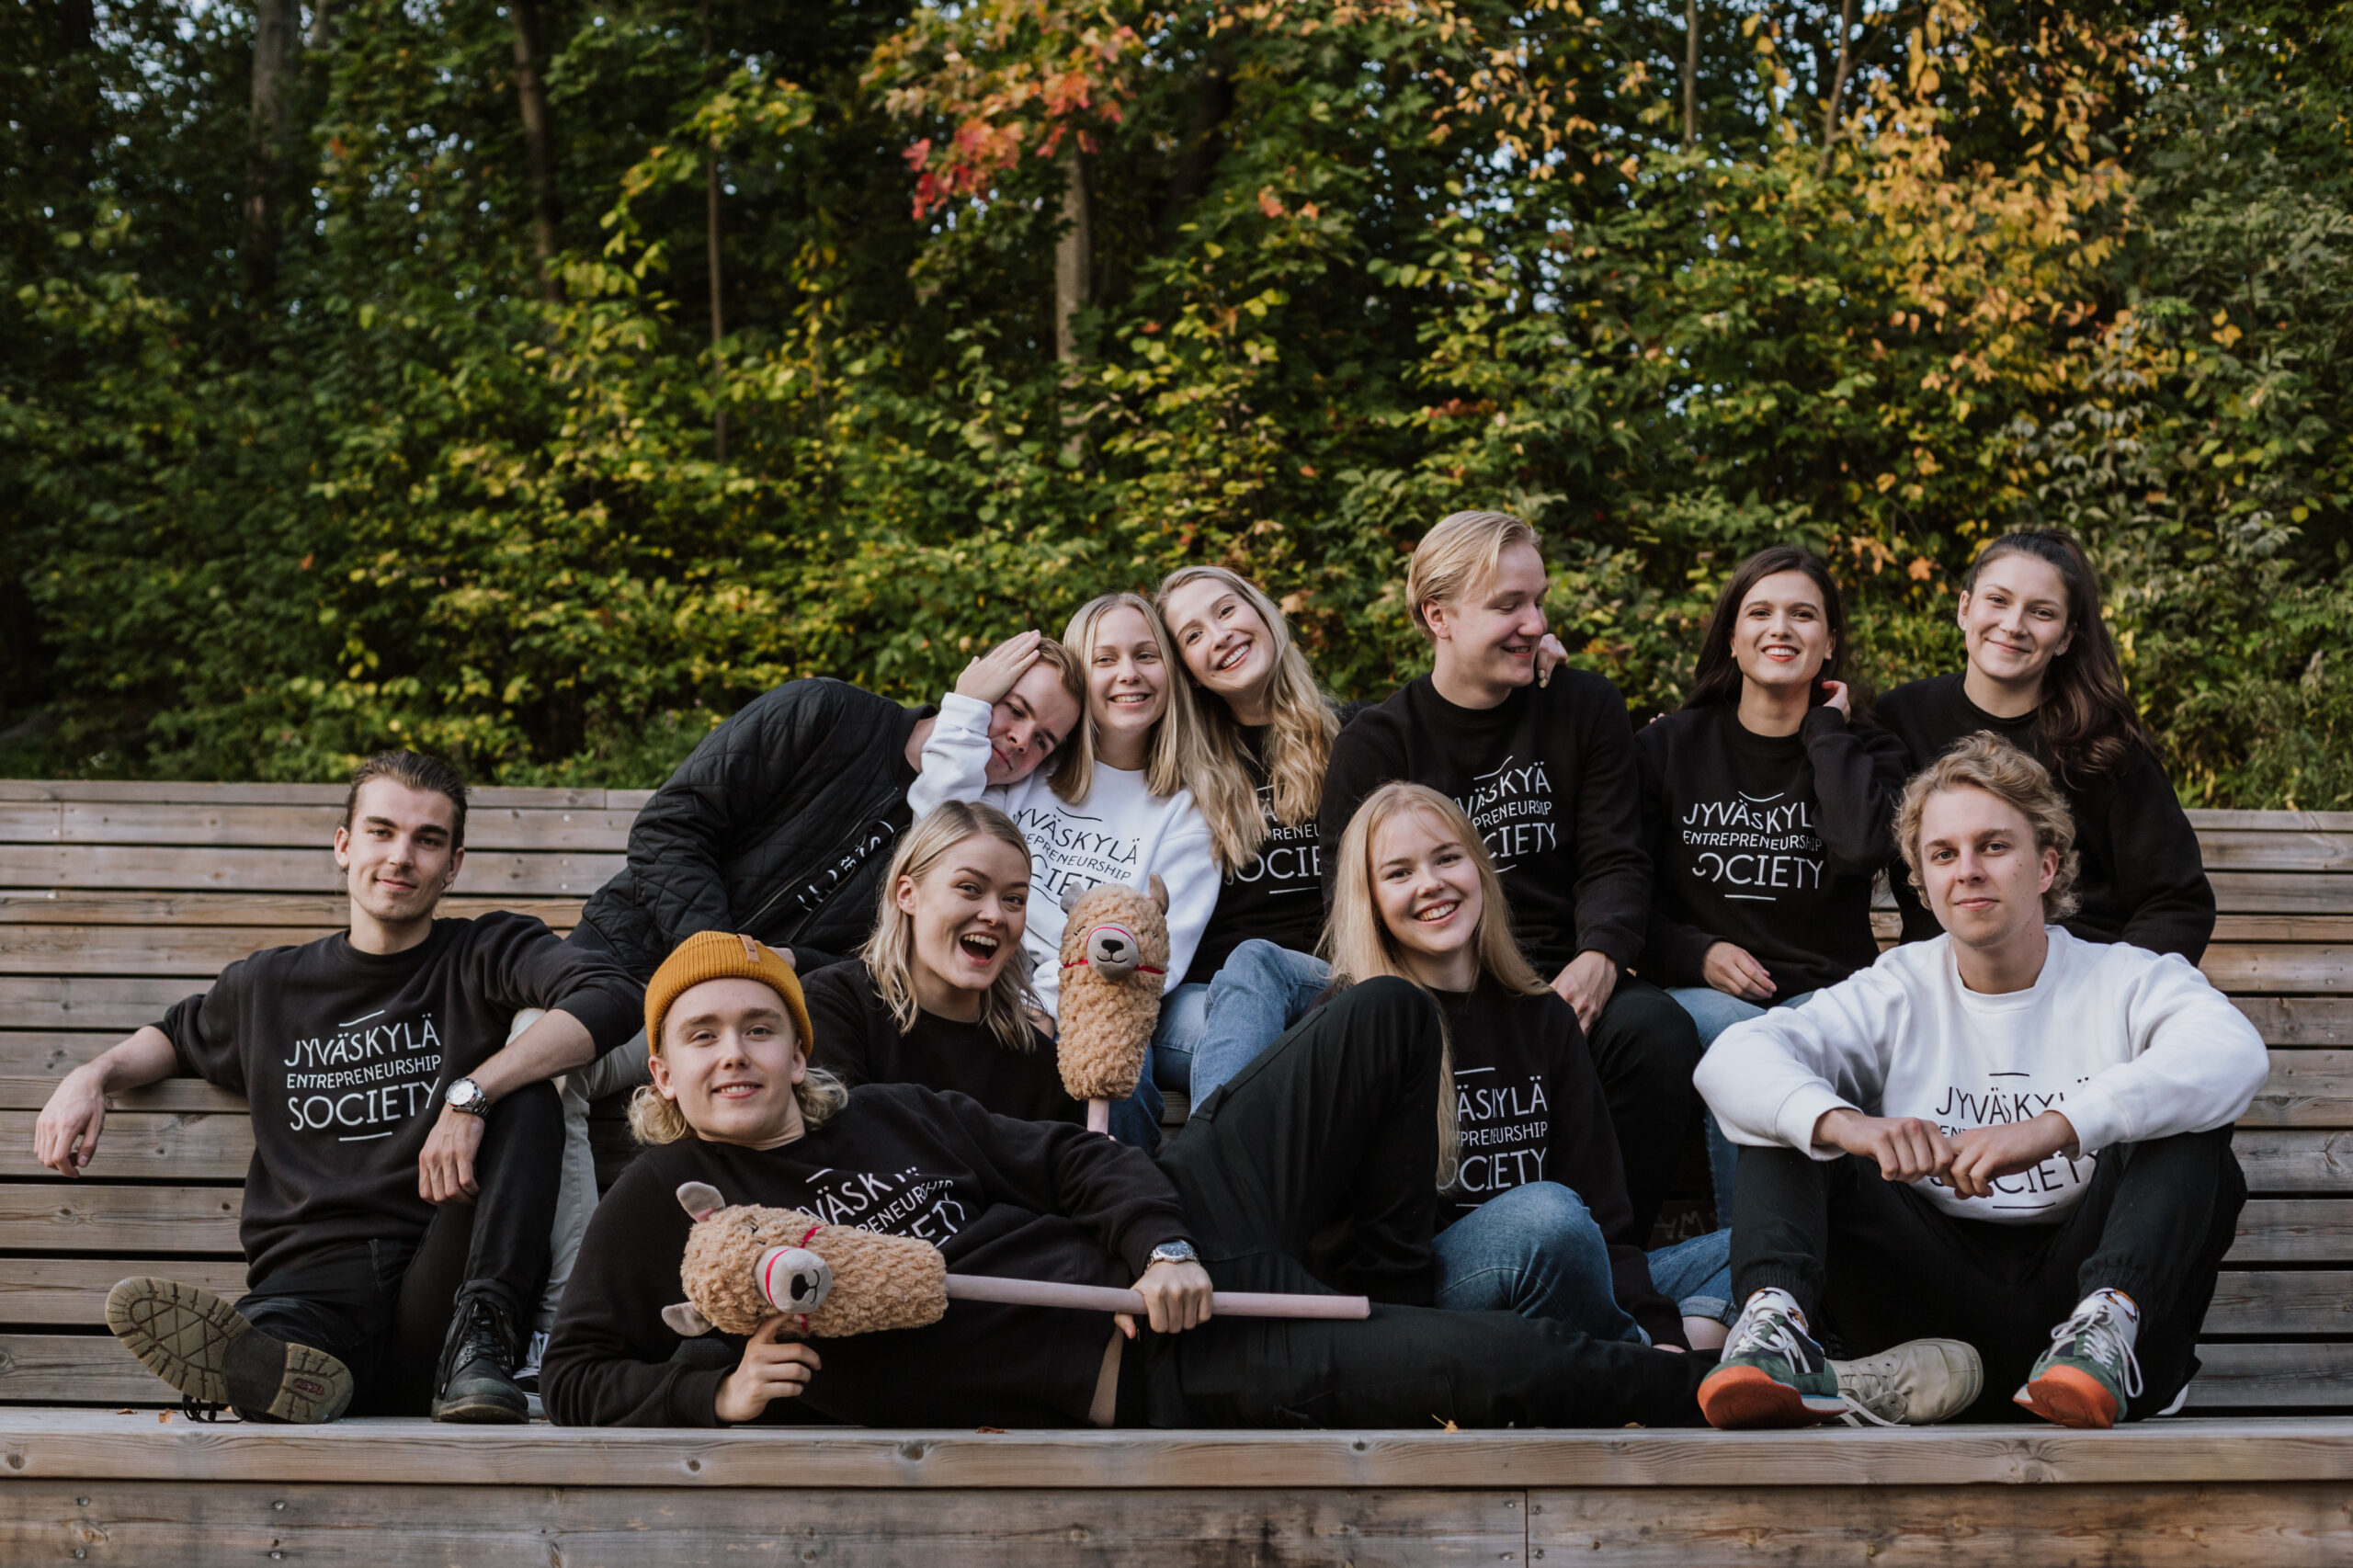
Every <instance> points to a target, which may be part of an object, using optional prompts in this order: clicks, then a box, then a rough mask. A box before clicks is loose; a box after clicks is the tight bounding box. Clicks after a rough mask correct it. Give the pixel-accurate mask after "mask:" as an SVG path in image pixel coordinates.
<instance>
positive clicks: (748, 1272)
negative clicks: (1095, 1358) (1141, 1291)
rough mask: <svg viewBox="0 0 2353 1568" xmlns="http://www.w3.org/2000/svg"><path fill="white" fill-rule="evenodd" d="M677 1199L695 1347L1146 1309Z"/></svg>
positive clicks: (922, 1247)
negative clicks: (1007, 1315) (685, 1223)
mask: <svg viewBox="0 0 2353 1568" xmlns="http://www.w3.org/2000/svg"><path fill="white" fill-rule="evenodd" d="M678 1202H679V1204H680V1205H681V1206H682V1207H684V1208H685V1210H686V1211H687V1212H688V1213H689V1214H691V1215H693V1216H694V1220H695V1225H694V1229H693V1230H692V1231H689V1232H688V1233H687V1250H686V1256H684V1257H682V1258H681V1259H680V1260H679V1262H678V1278H679V1282H680V1283H681V1284H683V1285H685V1286H686V1288H687V1299H686V1300H685V1301H676V1302H673V1303H672V1304H670V1305H669V1306H666V1307H665V1308H663V1309H662V1321H663V1322H664V1323H665V1324H669V1326H670V1328H671V1331H672V1332H673V1333H676V1334H678V1335H683V1336H685V1337H686V1338H688V1339H692V1338H694V1337H696V1336H697V1335H704V1334H709V1333H710V1331H711V1330H712V1329H714V1328H716V1329H719V1330H721V1331H722V1332H724V1333H727V1334H741V1335H750V1334H754V1333H756V1332H757V1331H758V1329H759V1326H760V1324H764V1323H766V1322H767V1320H768V1319H770V1318H772V1317H775V1316H777V1315H778V1314H779V1313H782V1314H783V1315H784V1316H786V1317H788V1318H794V1319H797V1320H799V1321H798V1322H796V1323H794V1324H790V1328H791V1330H792V1332H794V1333H795V1334H799V1335H807V1336H811V1337H814V1338H824V1339H831V1338H837V1337H839V1336H840V1335H846V1334H875V1333H879V1332H881V1331H882V1330H884V1329H892V1328H921V1327H923V1326H924V1325H925V1324H934V1323H938V1321H939V1319H940V1317H941V1315H942V1314H943V1313H945V1312H947V1311H948V1302H949V1299H950V1298H951V1297H952V1298H954V1299H957V1300H960V1301H997V1302H1003V1303H1008V1304H1011V1305H1014V1306H1028V1307H1066V1308H1073V1309H1075V1310H1078V1311H1082V1312H1143V1311H1144V1310H1145V1308H1144V1301H1143V1298H1142V1296H1140V1295H1138V1294H1137V1293H1136V1292H1134V1291H1132V1290H1111V1289H1108V1288H1107V1287H1104V1286H1100V1285H1070V1284H1063V1283H1061V1282H1058V1281H1054V1280H1045V1279H999V1278H994V1277H992V1276H970V1275H961V1274H950V1273H949V1272H948V1261H947V1259H946V1258H944V1257H942V1256H940V1253H939V1249H938V1248H937V1247H935V1246H933V1245H932V1244H930V1243H929V1242H925V1241H917V1240H916V1239H915V1238H914V1237H913V1236H893V1235H890V1234H888V1233H884V1232H881V1231H866V1230H860V1229H858V1227H857V1226H854V1225H828V1224H826V1223H825V1222H824V1221H821V1220H819V1219H818V1218H817V1217H816V1216H815V1215H813V1214H804V1213H802V1212H801V1210H798V1209H767V1208H760V1207H757V1206H755V1205H752V1204H734V1205H732V1206H731V1205H728V1204H726V1203H725V1201H724V1200H723V1199H722V1198H721V1197H720V1195H719V1189H718V1188H716V1187H712V1186H710V1184H709V1183H707V1182H699V1181H690V1182H688V1183H686V1184H685V1185H684V1186H682V1187H679V1188H678ZM1371 1310H1372V1308H1371V1305H1370V1302H1368V1301H1366V1300H1365V1298H1364V1297H1362V1296H1324V1295H1307V1296H1292V1295H1267V1294H1261V1293H1253V1292H1247V1291H1243V1292H1228V1291H1223V1290H1221V1291H1218V1292H1216V1293H1214V1294H1213V1295H1212V1296H1211V1311H1212V1312H1223V1313H1226V1314H1227V1315H1229V1316H1233V1317H1287V1318H1362V1317H1364V1316H1366V1315H1367V1314H1368V1313H1370V1312H1371Z"/></svg>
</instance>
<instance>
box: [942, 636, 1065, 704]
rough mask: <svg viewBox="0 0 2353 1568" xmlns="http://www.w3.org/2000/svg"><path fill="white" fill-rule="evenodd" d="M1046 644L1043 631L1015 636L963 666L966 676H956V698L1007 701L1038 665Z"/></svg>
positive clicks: (992, 701)
mask: <svg viewBox="0 0 2353 1568" xmlns="http://www.w3.org/2000/svg"><path fill="white" fill-rule="evenodd" d="M1044 641H1045V633H1044V632H1042V631H1017V632H1016V633H1014V634H1013V635H1012V636H1010V637H1008V638H1006V640H1005V641H1004V642H1000V643H998V644H997V645H996V646H995V647H994V648H992V649H990V650H989V651H988V652H987V653H983V654H982V655H981V656H980V657H978V658H976V659H974V660H973V661H972V663H971V664H969V665H965V666H964V673H963V674H962V675H961V676H957V677H956V695H957V696H959V697H969V698H972V699H974V700H976V701H980V702H989V703H996V702H1002V701H1004V700H1005V699H1006V694H1007V693H1009V692H1011V691H1012V690H1013V687H1014V685H1015V683H1017V681H1019V680H1020V679H1021V677H1022V676H1026V675H1028V674H1029V666H1030V665H1034V664H1036V663H1037V662H1038V648H1039V645H1040V643H1041V642H1044Z"/></svg>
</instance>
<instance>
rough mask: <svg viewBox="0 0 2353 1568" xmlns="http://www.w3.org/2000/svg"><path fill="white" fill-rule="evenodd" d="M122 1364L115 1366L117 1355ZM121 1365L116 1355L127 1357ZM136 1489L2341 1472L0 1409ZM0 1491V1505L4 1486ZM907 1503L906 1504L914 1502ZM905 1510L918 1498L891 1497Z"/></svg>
mask: <svg viewBox="0 0 2353 1568" xmlns="http://www.w3.org/2000/svg"><path fill="white" fill-rule="evenodd" d="M126 1359H128V1358H127V1357H126ZM132 1364H133V1365H134V1366H135V1365H136V1363H135V1362H134V1363H132ZM125 1475H130V1476H137V1477H140V1478H142V1480H152V1481H155V1482H165V1481H194V1482H215V1483H229V1482H278V1483H286V1484H301V1483H322V1484H334V1483H353V1482H364V1483H377V1484H381V1483H389V1482H393V1481H399V1482H405V1483H417V1484H436V1485H438V1484H467V1483H481V1484H490V1485H499V1486H506V1487H525V1486H567V1485H570V1486H609V1487H617V1488H649V1487H650V1488H662V1487H685V1488H692V1489H694V1490H697V1491H707V1490H709V1489H713V1488H717V1489H726V1488H732V1487H775V1486H779V1485H790V1486H794V1487H809V1488H818V1487H884V1488H912V1489H922V1490H924V1491H925V1492H926V1494H928V1492H929V1490H930V1489H932V1488H957V1487H1035V1486H1036V1485H1038V1483H1040V1482H1041V1481H1046V1480H1051V1481H1052V1482H1053V1483H1055V1484H1056V1485H1058V1486H1066V1487H1121V1488H1130V1489H1135V1490H1142V1491H1151V1490H1162V1489H1170V1488H1178V1489H1181V1488H1186V1487H1196V1486H1220V1487H1248V1488H1261V1487H1272V1488H1286V1487H1310V1486H1340V1487H1358V1486H1407V1487H1414V1486H1428V1487H1452V1486H1465V1487H1522V1486H1584V1485H1591V1486H1639V1487H1654V1486H1663V1487H1674V1486H1689V1485H1745V1486H1769V1487H1807V1486H1825V1485H1888V1486H1897V1485H1919V1486H1937V1487H1952V1486H1961V1485H1968V1484H1972V1483H2002V1484H2015V1483H2078V1484H2097V1483H2135V1484H2141V1483H2146V1484H2157V1483H2211V1482H2237V1481H2245V1482H2277V1483H2290V1482H2302V1481H2312V1482H2331V1483H2340V1484H2341V1483H2353V1418H2347V1417H2324V1418H2312V1419H2305V1420H2298V1421H2292V1422H2279V1421H2254V1420H2215V1419H2200V1420H2171V1421H2164V1422H2152V1423H2143V1424H2139V1425H2135V1426H2124V1427H2120V1428H2118V1429H2117V1430H2116V1431H2113V1432H2069V1431H2064V1430H2062V1429H2060V1428H2058V1427H2053V1426H2042V1425H2040V1424H2035V1425H2031V1426H1945V1427H1934V1428H1893V1429H1884V1430H1883V1429H1879V1428H1871V1429H1860V1428H1848V1427H1839V1426H1832V1427H1825V1428H1821V1429H1817V1430H1813V1431H1807V1432H1711V1431H1709V1430H1707V1429H1706V1428H1704V1427H1701V1428H1696V1429H1675V1430H1658V1431H1643V1430H1639V1429H1627V1430H1620V1429H1615V1428H1613V1429H1609V1430H1584V1431H1512V1432H1460V1433H1441V1432H1438V1431H1435V1430H1419V1429H1417V1430H1411V1431H1386V1432H1381V1431H1366V1432H1288V1431H1285V1432H1272V1431H1269V1432H1233V1431H1218V1432H1155V1431H1149V1430H1136V1431H1120V1432H1096V1431H1087V1430H1078V1431H1046V1432H1012V1433H1000V1434H990V1435H978V1434H974V1433H972V1432H969V1431H947V1432H943V1431H886V1430H867V1429H862V1428H855V1427H842V1428H810V1427H801V1428H793V1427H767V1428H762V1427H744V1428H737V1429H735V1430H733V1431H727V1432H717V1431H680V1430H627V1429H606V1430H584V1429H577V1428H572V1429H567V1428H563V1427H554V1426H529V1427H449V1426H435V1425H432V1424H430V1423H427V1422H424V1421H338V1422H335V1423H334V1424H332V1425H330V1426H321V1427H302V1428H287V1427H279V1426H241V1425H236V1424H230V1423H224V1424H222V1425H221V1426H210V1427H204V1426H189V1425H188V1423H185V1422H181V1421H174V1422H172V1423H170V1424H169V1425H165V1426H159V1425H158V1424H157V1423H156V1421H155V1419H154V1417H153V1415H145V1416H137V1415H129V1416H119V1415H112V1414H110V1413H108V1412H106V1411H101V1410H35V1409H14V1410H0V1487H6V1486H11V1485H14V1484H17V1483H20V1482H24V1481H43V1480H66V1481H71V1480H81V1479H105V1478H108V1477H119V1476H125ZM0 1495H6V1494H5V1493H0ZM926 1500H927V1497H926ZM912 1506H914V1507H915V1508H920V1507H921V1506H923V1505H922V1504H921V1503H915V1504H913V1505H912Z"/></svg>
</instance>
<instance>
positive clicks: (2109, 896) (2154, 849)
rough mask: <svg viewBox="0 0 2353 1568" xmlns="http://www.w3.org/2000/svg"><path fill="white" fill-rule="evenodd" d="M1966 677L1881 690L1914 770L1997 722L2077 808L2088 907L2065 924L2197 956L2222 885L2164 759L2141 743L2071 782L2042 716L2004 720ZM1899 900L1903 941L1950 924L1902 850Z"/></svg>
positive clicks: (2096, 938)
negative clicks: (1908, 870)
mask: <svg viewBox="0 0 2353 1568" xmlns="http://www.w3.org/2000/svg"><path fill="white" fill-rule="evenodd" d="M1961 681H1962V677H1961V676H1959V675H1949V676H1932V677H1930V678H1929V679H1927V680H1915V681H1914V682H1912V683H1911V684H1910V685H1908V686H1899V687H1896V688H1895V689H1894V690H1893V691H1891V692H1889V693H1888V694H1887V696H1886V697H1884V698H1882V699H1881V701H1880V705H1879V720H1880V722H1881V723H1883V724H1885V725H1886V726H1887V727H1888V728H1889V729H1891V730H1893V731H1894V732H1895V733H1896V734H1897V735H1899V736H1900V737H1902V739H1903V741H1904V749H1905V751H1906V752H1907V753H1908V754H1909V756H1910V759H1911V764H1912V767H1913V768H1914V769H1915V771H1916V770H1917V769H1919V768H1923V767H1927V766H1928V764H1930V763H1932V762H1934V761H1936V760H1937V758H1938V757H1939V756H1943V755H1944V754H1945V753H1946V752H1947V751H1948V750H1949V749H1950V748H1951V746H1952V744H1953V743H1954V742H1955V741H1958V740H1960V739H1961V737H1962V736H1964V735H1969V734H1972V733H1975V732H1977V731H1979V730H1990V731H1992V732H1993V733H1995V734H1997V735H1999V736H2001V737H2002V738H2003V739H2004V740H2006V741H2008V742H2010V743H2011V744H2014V745H2016V746H2018V748H2019V749H2020V750H2022V751H2025V752H2027V753H2028V754H2029V755H2030V756H2033V757H2034V758H2035V760H2037V761H2038V762H2040V763H2041V764H2042V765H2043V766H2044V767H2048V768H2050V769H2051V777H2052V779H2053V780H2054V781H2055V782H2057V784H2058V785H2059V788H2060V789H2061V790H2062V791H2063V792H2064V793H2065V795H2066V797H2067V805H2068V807H2069V809H2070V810H2072V811H2073V812H2075V849H2076V852H2077V853H2078V854H2079V855H2080V856H2081V857H2082V858H2083V870H2082V874H2081V876H2080V877H2079V878H2078V880H2077V881H2076V883H2075V890H2076V892H2077V893H2078V894H2079V895H2080V897H2081V899H2082V904H2081V907H2079V908H2078V909H2077V910H2076V912H2075V914H2074V915H2070V916H2068V918H2067V919H2066V920H2065V921H2064V922H2063V924H2064V925H2065V926H2066V927H2067V929H2068V930H2069V931H2071V932H2073V933H2074V934H2075V935H2076V936H2078V937H2082V938H2083V939H2084V940H2086V941H2087V942H2130V943H2131V944H2132V945H2133V946H2134V947H2136V948H2146V949H2149V950H2150V951H2151V952H2156V953H2179V954H2180V955H2181V956H2182V957H2183V958H2186V959H2188V960H2189V961H2190V962H2191V963H2193V964H2194V963H2196V962H2197V961H2198V960H2200V959H2201V958H2203V957H2204V956H2205V953H2206V944H2207V943H2208V942H2209V941H2211V940H2212V939H2213V936H2214V889H2213V886H2212V884H2211V883H2210V882H2208V881H2207V880H2206V862H2205V859H2204V858H2203V857H2202V856H2200V853H2199V850H2198V832H2197V830H2196V829H2195V828H2193V827H2191V826H2190V825H2189V817H2188V813H2187V812H2184V811H2183V810H2182V809H2181V801H2180V800H2179V798H2178V797H2177V796H2176V795H2175V794H2174V792H2173V784H2172V782H2171V781H2170V780H2169V779H2167V778H2165V769H2164V768H2163V767H2160V766H2159V765H2158V763H2157V759H2156V758H2155V757H2154V756H2150V755H2149V753H2148V752H2147V751H2146V750H2144V749H2143V748H2141V747H2139V746H2135V747H2133V748H2132V749H2131V751H2130V752H2128V753H2127V754H2126V761H2125V763H2124V766H2123V767H2122V769H2121V770H2120V772H2119V773H2117V774H2116V775H2114V776H2112V777H2104V778H2088V779H2075V780H2072V781H2071V780H2069V779H2067V778H2064V777H2063V776H2062V775H2061V773H2060V771H2059V769H2058V767H2057V766H2056V765H2055V764H2054V762H2053V761H2052V756H2051V755H2050V754H2049V752H2048V751H2047V750H2045V749H2044V747H2043V745H2042V743H2041V741H2040V738H2039V737H2038V736H2037V735H2036V733H2035V728H2034V715H2033V714H2031V713H2028V714H2024V715H2022V716H2020V717H2018V718H2016V719H1997V718H1995V716H1994V715H1993V714H1991V713H1988V712H1986V711H1985V710H1984V709H1983V708H1980V707H1978V706H1977V704H1975V703H1974V702H1972V701H1970V700H1969V695H1968V693H1967V692H1965V691H1963V690H1962V689H1961ZM1888 881H1891V882H1893V884H1894V885H1895V904H1896V907H1897V908H1898V909H1900V910H1902V911H1903V912H1904V940H1905V941H1907V942H1919V941H1926V940H1927V939H1929V938H1930V937H1936V936H1937V935H1938V934H1939V933H1940V932H1941V930H1942V927H1941V926H1938V924H1937V917H1936V916H1935V915H1932V914H1930V913H1929V912H1928V910H1927V907H1926V906H1925V905H1924V904H1922V903H1921V902H1920V899H1919V895H1918V894H1916V893H1915V892H1913V891H1912V886H1911V882H1910V881H1909V879H1908V878H1907V876H1906V875H1905V872H1904V865H1903V862H1902V860H1901V859H1900V858H1899V859H1898V860H1897V861H1896V863H1895V864H1894V865H1893V866H1891V867H1890V868H1889V869H1888Z"/></svg>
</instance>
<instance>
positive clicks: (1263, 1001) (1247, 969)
mask: <svg viewBox="0 0 2353 1568" xmlns="http://www.w3.org/2000/svg"><path fill="white" fill-rule="evenodd" d="M1331 983H1332V971H1331V969H1330V967H1329V966H1328V965H1326V964H1325V963H1324V960H1322V959H1319V958H1316V957H1315V956H1314V955H1313V954H1312V953H1297V952H1293V951H1291V949H1289V948H1280V947H1277V946H1276V945H1275V944H1274V943H1272V942H1267V941H1261V940H1258V939H1257V938H1255V937H1254V938H1252V939H1251V940H1249V941H1247V942H1245V943H1243V944H1242V945H1241V946H1240V947H1238V948H1236V949H1233V952H1232V953H1230V954H1228V955H1227V957H1226V960H1225V964H1224V967H1222V968H1221V969H1220V970H1219V971H1217V976H1216V978H1215V979H1213V980H1211V982H1210V985H1209V998H1208V1005H1207V1006H1206V1007H1205V1008H1204V1010H1203V1014H1202V1019H1201V1032H1200V1036H1199V1043H1197V1044H1196V1045H1195V1046H1194V1047H1193V1060H1192V1092H1193V1103H1194V1104H1195V1105H1199V1104H1200V1103H1201V1102H1202V1101H1203V1100H1205V1099H1207V1098H1209V1097H1210V1092H1211V1090H1212V1089H1215V1088H1216V1087H1217V1086H1218V1085H1221V1084H1222V1083H1224V1082H1225V1081H1226V1080H1227V1079H1229V1078H1231V1077H1233V1075H1234V1074H1236V1073H1239V1072H1241V1071H1242V1070H1243V1069H1244V1068H1245V1067H1247V1066H1249V1065H1250V1063H1251V1062H1256V1060H1257V1059H1258V1053H1259V1052H1260V1051H1264V1050H1266V1049H1267V1047H1268V1046H1270V1045H1272V1044H1274V1043H1275V1041H1276V1040H1279V1039H1280V1038H1281V1037H1282V1032H1283V1031H1284V1030H1285V1029H1287V1028H1290V1027H1291V1026H1292V1025H1293V1024H1295V1023H1297V1022H1299V1020H1300V1019H1302V1018H1303V1017H1307V1015H1308V1013H1309V1012H1310V1011H1311V1010H1312V1009H1313V1007H1314V1006H1315V999H1316V998H1317V997H1318V996H1321V995H1323V994H1324V987H1325V986H1327V985H1329V984H1331ZM1180 989H1189V987H1180Z"/></svg>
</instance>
